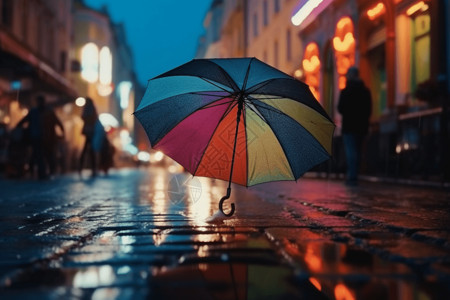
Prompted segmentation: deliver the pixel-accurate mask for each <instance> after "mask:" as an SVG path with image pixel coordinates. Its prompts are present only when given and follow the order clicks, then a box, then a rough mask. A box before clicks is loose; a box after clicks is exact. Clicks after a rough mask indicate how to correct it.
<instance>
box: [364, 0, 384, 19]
mask: <svg viewBox="0 0 450 300" xmlns="http://www.w3.org/2000/svg"><path fill="white" fill-rule="evenodd" d="M384 11H385V7H384V4H383V3H381V2H379V3H378V4H377V5H375V6H374V7H373V8H371V9H369V10H368V11H367V16H368V17H369V20H371V21H373V20H375V19H376V18H377V17H379V16H381V15H382V14H383V13H384Z"/></svg>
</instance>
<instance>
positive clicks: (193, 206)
mask: <svg viewBox="0 0 450 300" xmlns="http://www.w3.org/2000/svg"><path fill="white" fill-rule="evenodd" d="M197 179H198V181H199V182H200V185H199V187H194V186H192V187H189V191H188V197H187V198H188V201H187V209H188V214H189V216H192V221H191V223H192V225H194V226H202V225H205V219H206V218H208V217H209V216H210V215H211V201H212V196H211V193H212V189H213V185H212V180H211V179H208V178H197Z"/></svg>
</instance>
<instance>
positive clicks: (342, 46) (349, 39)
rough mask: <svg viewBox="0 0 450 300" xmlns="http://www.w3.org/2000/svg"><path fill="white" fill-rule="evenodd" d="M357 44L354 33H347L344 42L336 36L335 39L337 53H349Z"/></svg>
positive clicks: (334, 44)
mask: <svg viewBox="0 0 450 300" xmlns="http://www.w3.org/2000/svg"><path fill="white" fill-rule="evenodd" d="M354 44H355V38H354V37H353V33H352V32H347V33H346V34H345V37H344V39H343V40H341V39H340V38H339V37H337V36H335V37H334V38H333V46H334V49H335V50H336V51H339V52H347V51H348V50H349V49H350V48H351V47H352V46H353V45H354Z"/></svg>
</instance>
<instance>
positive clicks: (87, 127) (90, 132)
mask: <svg viewBox="0 0 450 300" xmlns="http://www.w3.org/2000/svg"><path fill="white" fill-rule="evenodd" d="M81 118H82V119H83V122H84V125H83V129H82V131H81V133H82V134H83V135H84V136H85V138H86V139H85V142H84V147H83V150H82V151H81V156H80V164H79V167H78V172H79V173H80V175H81V170H82V169H83V164H84V160H85V157H86V154H88V155H89V156H90V164H91V169H92V177H95V176H97V169H98V159H99V152H100V150H101V149H102V146H103V141H104V138H105V130H104V128H103V126H102V124H101V123H100V120H99V118H98V113H97V109H96V108H95V105H94V102H93V101H92V99H91V98H89V97H87V98H86V104H85V105H84V108H83V112H82V114H81Z"/></svg>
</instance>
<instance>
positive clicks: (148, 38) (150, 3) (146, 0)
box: [85, 0, 212, 86]
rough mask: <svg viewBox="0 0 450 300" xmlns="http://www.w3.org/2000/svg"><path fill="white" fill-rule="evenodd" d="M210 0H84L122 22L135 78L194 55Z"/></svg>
mask: <svg viewBox="0 0 450 300" xmlns="http://www.w3.org/2000/svg"><path fill="white" fill-rule="evenodd" d="M211 1H212V0H85V3H86V4H87V5H88V6H90V7H92V8H95V9H98V8H100V7H102V6H103V5H106V6H107V7H108V11H109V14H110V16H111V19H112V20H113V22H115V23H120V22H123V23H124V26H125V30H126V34H127V41H128V44H129V45H130V47H131V49H132V51H133V55H134V64H135V69H136V73H137V76H138V79H139V81H140V82H141V83H142V84H143V85H144V86H146V84H147V80H148V79H150V78H153V77H155V76H157V75H159V74H161V73H163V72H165V71H168V70H170V69H172V68H174V67H176V66H179V65H181V64H183V63H185V62H187V61H190V60H191V59H193V58H194V55H195V52H196V50H197V44H198V39H199V37H200V35H201V34H202V33H203V32H204V29H203V19H204V17H205V15H206V12H207V11H208V9H209V7H210V4H211Z"/></svg>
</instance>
